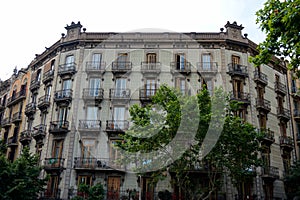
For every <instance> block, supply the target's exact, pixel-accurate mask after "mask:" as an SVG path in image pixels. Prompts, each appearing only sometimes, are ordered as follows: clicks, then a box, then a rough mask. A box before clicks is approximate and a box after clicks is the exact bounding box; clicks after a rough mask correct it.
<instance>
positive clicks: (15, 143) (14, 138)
mask: <svg viewBox="0 0 300 200" xmlns="http://www.w3.org/2000/svg"><path fill="white" fill-rule="evenodd" d="M14 146H18V137H17V136H12V137H9V138H8V139H7V147H14Z"/></svg>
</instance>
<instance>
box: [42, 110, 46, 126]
mask: <svg viewBox="0 0 300 200" xmlns="http://www.w3.org/2000/svg"><path fill="white" fill-rule="evenodd" d="M46 119H47V113H45V112H42V113H41V124H43V125H46Z"/></svg>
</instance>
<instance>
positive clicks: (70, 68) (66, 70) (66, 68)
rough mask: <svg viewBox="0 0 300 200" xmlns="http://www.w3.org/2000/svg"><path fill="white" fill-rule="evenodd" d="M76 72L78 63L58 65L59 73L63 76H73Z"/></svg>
mask: <svg viewBox="0 0 300 200" xmlns="http://www.w3.org/2000/svg"><path fill="white" fill-rule="evenodd" d="M75 73H76V63H74V62H73V63H67V64H63V65H59V66H58V72H57V74H58V75H59V76H60V77H61V78H66V77H68V78H71V77H72V76H73V75H74V74H75Z"/></svg>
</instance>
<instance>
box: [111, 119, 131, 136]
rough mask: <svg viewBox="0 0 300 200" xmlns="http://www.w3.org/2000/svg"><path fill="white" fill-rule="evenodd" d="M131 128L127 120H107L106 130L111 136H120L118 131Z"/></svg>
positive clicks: (121, 131)
mask: <svg viewBox="0 0 300 200" xmlns="http://www.w3.org/2000/svg"><path fill="white" fill-rule="evenodd" d="M128 128H129V121H127V120H107V121H106V132H107V134H108V136H109V137H118V133H124V132H125V131H126V130H128Z"/></svg>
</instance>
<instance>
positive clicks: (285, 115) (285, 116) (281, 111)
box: [277, 107, 291, 121]
mask: <svg viewBox="0 0 300 200" xmlns="http://www.w3.org/2000/svg"><path fill="white" fill-rule="evenodd" d="M277 117H278V118H280V119H282V120H285V121H288V120H290V118H291V112H290V110H288V109H286V108H281V107H278V108H277Z"/></svg>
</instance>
